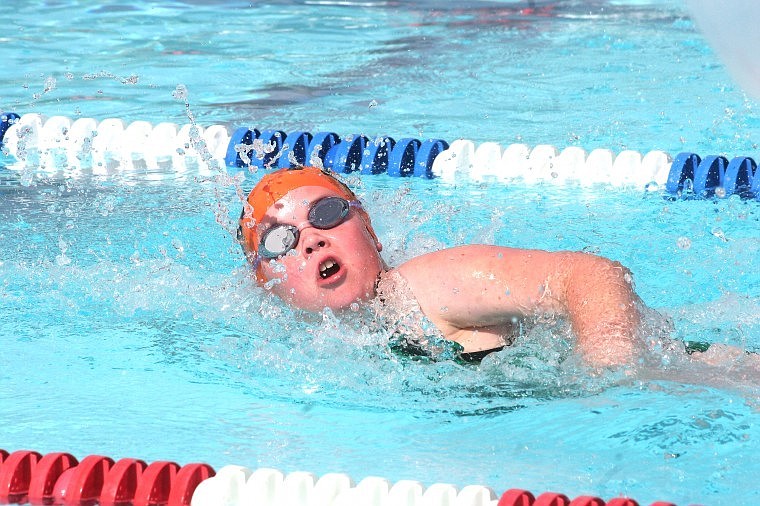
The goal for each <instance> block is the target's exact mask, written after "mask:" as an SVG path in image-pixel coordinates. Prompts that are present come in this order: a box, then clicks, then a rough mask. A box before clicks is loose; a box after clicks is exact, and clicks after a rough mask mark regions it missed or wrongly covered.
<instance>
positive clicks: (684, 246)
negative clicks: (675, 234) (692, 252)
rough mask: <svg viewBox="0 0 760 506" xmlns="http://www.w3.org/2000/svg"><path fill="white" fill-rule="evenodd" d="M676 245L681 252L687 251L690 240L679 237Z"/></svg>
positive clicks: (689, 246)
mask: <svg viewBox="0 0 760 506" xmlns="http://www.w3.org/2000/svg"><path fill="white" fill-rule="evenodd" d="M676 244H677V245H678V247H679V248H681V249H683V250H687V249H689V248H691V239H689V238H688V237H679V238H678V240H677V241H676Z"/></svg>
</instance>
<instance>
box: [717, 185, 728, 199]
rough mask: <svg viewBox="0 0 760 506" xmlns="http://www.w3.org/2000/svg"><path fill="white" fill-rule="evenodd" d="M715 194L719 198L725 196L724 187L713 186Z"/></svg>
mask: <svg viewBox="0 0 760 506" xmlns="http://www.w3.org/2000/svg"><path fill="white" fill-rule="evenodd" d="M715 196H716V197H718V198H719V199H722V198H725V197H726V189H725V188H723V187H722V186H718V187H716V188H715Z"/></svg>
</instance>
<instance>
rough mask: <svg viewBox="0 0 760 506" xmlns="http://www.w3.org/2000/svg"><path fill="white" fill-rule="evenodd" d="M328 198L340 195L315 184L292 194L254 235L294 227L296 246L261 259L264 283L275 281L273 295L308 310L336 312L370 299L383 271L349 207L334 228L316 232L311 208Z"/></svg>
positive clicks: (377, 251)
mask: <svg viewBox="0 0 760 506" xmlns="http://www.w3.org/2000/svg"><path fill="white" fill-rule="evenodd" d="M329 196H339V195H337V194H336V193H335V192H333V191H331V190H329V189H326V188H323V187H320V186H304V187H301V188H296V189H294V190H291V191H289V192H288V193H287V194H286V195H285V196H284V197H283V198H281V199H280V200H278V201H277V202H275V203H274V204H273V205H272V206H271V207H270V208H269V209H268V210H267V212H266V214H265V215H264V217H263V218H262V219H261V223H260V224H259V225H258V226H257V227H258V228H259V230H258V235H259V237H262V235H263V233H264V232H266V230H267V229H269V228H270V227H272V226H273V225H276V224H284V225H294V226H296V227H298V229H299V231H300V237H299V239H298V244H296V246H295V248H293V250H291V251H290V252H288V253H286V254H285V255H283V256H281V257H279V258H275V259H267V258H262V259H261V261H262V270H263V273H264V277H265V278H266V279H267V280H269V281H270V282H271V281H274V283H273V284H272V291H273V292H274V293H275V294H277V295H278V296H279V297H280V298H282V299H283V300H284V301H286V302H287V303H289V304H291V305H293V306H296V307H299V308H302V309H307V310H311V311H318V310H321V309H323V308H325V307H328V308H330V309H334V310H339V309H344V308H347V307H349V306H350V305H351V304H352V303H354V302H359V301H364V300H368V299H371V298H372V297H374V295H375V282H376V280H377V277H378V275H379V274H380V272H381V271H382V269H383V261H382V259H381V258H380V250H381V249H382V246H381V245H380V243H378V242H376V241H375V239H374V238H373V237H372V234H370V232H369V231H368V230H367V227H366V225H365V223H364V221H363V220H362V219H361V217H359V215H358V214H357V213H356V211H355V210H354V209H353V208H351V209H350V210H349V213H348V216H347V217H346V219H345V220H344V221H343V222H342V223H340V224H338V225H337V226H335V227H334V228H330V229H326V230H320V229H318V228H315V227H314V226H312V225H311V224H310V223H309V221H308V214H309V209H311V206H312V205H313V204H314V203H315V202H317V201H318V200H320V199H322V198H324V197H329Z"/></svg>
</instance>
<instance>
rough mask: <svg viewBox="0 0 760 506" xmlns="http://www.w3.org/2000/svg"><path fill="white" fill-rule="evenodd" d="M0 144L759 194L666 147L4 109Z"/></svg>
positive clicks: (119, 166) (120, 163)
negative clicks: (588, 147) (507, 141)
mask: <svg viewBox="0 0 760 506" xmlns="http://www.w3.org/2000/svg"><path fill="white" fill-rule="evenodd" d="M0 148H2V150H3V152H4V153H6V154H7V155H10V156H12V157H13V158H14V159H15V160H16V161H15V163H11V164H10V165H9V168H11V169H16V170H38V171H41V172H43V173H57V172H64V173H70V174H76V173H77V172H80V171H91V172H92V173H93V174H98V175H102V174H115V173H145V174H147V175H148V176H149V175H151V174H155V173H162V172H164V173H166V172H174V173H183V172H188V171H192V172H194V173H200V174H211V173H214V172H219V171H223V170H228V171H230V172H233V171H237V172H238V173H240V172H241V169H242V172H243V173H244V174H247V173H253V172H256V171H258V170H260V169H271V168H278V167H290V166H293V165H296V164H301V165H317V166H322V167H325V168H329V169H331V170H333V171H335V172H339V173H344V174H347V173H359V174H387V175H389V176H394V177H422V178H441V179H443V180H445V181H450V182H453V181H457V180H460V179H468V180H474V181H483V182H489V181H495V182H502V183H508V182H510V181H516V180H522V181H527V182H530V183H537V182H548V183H552V184H568V183H571V184H578V185H581V186H589V185H595V184H605V185H611V186H616V187H633V188H639V189H646V190H650V191H661V190H664V191H665V192H667V193H668V194H670V195H672V196H674V197H677V198H723V197H727V196H730V195H738V196H739V197H741V198H756V199H760V175H758V170H757V164H756V163H755V161H754V160H753V159H752V158H750V157H747V156H739V157H735V158H733V159H731V160H730V161H729V160H728V159H727V158H726V157H724V156H722V155H711V156H707V157H705V158H704V159H702V158H701V157H700V156H699V155H697V154H694V153H688V152H687V153H679V154H678V155H677V156H676V157H675V158H672V157H671V156H670V155H669V154H668V153H665V152H663V151H650V152H648V153H645V154H642V153H639V152H637V151H632V150H625V151H622V152H620V153H617V154H615V153H614V152H612V151H611V150H609V149H595V150H592V151H591V152H586V151H585V150H583V149H582V148H579V147H577V146H570V147H567V148H565V149H563V150H559V149H558V148H556V147H555V146H551V145H538V146H534V147H533V148H531V147H529V146H527V145H525V144H511V145H509V146H507V147H506V148H503V147H502V146H501V145H499V144H497V143H495V142H484V143H481V144H480V145H477V146H476V145H475V143H474V142H472V141H469V140H465V139H458V140H455V141H453V142H452V143H450V144H449V143H448V142H447V141H445V140H442V139H427V140H420V139H413V138H402V139H398V140H396V139H394V138H393V137H389V136H378V137H375V138H371V137H368V136H366V135H363V134H351V135H347V136H344V137H341V136H339V135H338V134H336V133H334V132H318V133H314V134H312V133H310V132H304V131H294V132H290V133H286V132H285V131H283V130H259V129H256V128H248V127H241V128H237V129H235V130H234V131H233V132H232V133H231V134H230V133H229V132H228V130H227V128H226V127H225V126H222V125H212V126H209V127H206V128H203V127H201V126H199V125H195V124H187V125H182V126H179V125H176V124H173V123H159V124H158V125H155V126H154V125H152V124H150V123H148V122H146V121H135V122H133V123H130V124H126V123H124V121H122V120H120V119H115V118H109V119H105V120H103V121H101V122H97V121H96V120H94V119H92V118H79V119H77V120H74V121H72V120H71V119H69V118H66V117H63V116H53V117H51V118H46V117H44V116H42V115H40V114H25V115H22V116H19V115H18V114H15V113H0Z"/></svg>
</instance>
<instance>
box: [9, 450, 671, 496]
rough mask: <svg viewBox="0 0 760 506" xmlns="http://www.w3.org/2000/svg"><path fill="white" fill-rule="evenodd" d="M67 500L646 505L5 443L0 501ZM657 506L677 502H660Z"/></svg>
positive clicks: (517, 490)
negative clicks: (14, 447) (11, 448)
mask: <svg viewBox="0 0 760 506" xmlns="http://www.w3.org/2000/svg"><path fill="white" fill-rule="evenodd" d="M25 503H28V504H31V505H35V506H36V505H50V504H55V505H64V506H92V505H94V504H96V503H97V504H99V505H101V506H185V505H187V506H220V505H225V506H251V505H254V504H255V505H257V506H357V505H366V506H640V505H639V503H638V502H636V501H635V500H633V499H630V498H626V497H616V498H613V499H610V500H609V501H606V502H605V501H604V500H603V499H601V498H599V497H594V496H579V497H576V498H575V499H572V500H571V499H570V498H568V496H566V495H565V494H560V493H554V492H546V493H543V494H540V495H538V496H534V495H533V494H532V493H531V492H528V491H527V490H521V489H510V490H507V491H506V492H504V493H503V494H502V495H501V496H500V497H497V496H496V494H495V493H494V492H493V490H491V489H490V488H488V487H483V486H480V485H469V486H466V487H464V488H462V489H461V490H459V489H457V488H456V487H454V486H453V485H448V484H443V483H437V484H434V485H431V486H429V487H427V488H425V487H424V486H423V485H422V484H421V483H420V482H417V481H412V480H401V481H398V482H396V483H391V482H390V481H388V480H386V479H385V478H379V477H368V478H364V479H363V480H361V481H360V482H359V483H356V484H355V483H354V481H353V480H352V479H351V478H350V477H349V476H347V475H345V474H341V473H331V474H325V475H323V476H322V477H320V478H317V477H316V476H315V475H314V474H311V473H307V472H300V471H298V472H292V473H289V474H287V475H286V474H284V473H282V472H281V471H278V470H276V469H267V468H261V469H257V470H255V471H252V470H250V469H248V468H246V467H242V466H234V465H230V466H225V467H222V468H221V469H220V470H219V472H218V473H216V472H215V471H214V469H213V468H212V467H211V466H209V465H207V464H186V465H184V466H179V465H178V464H176V463H174V462H169V461H157V462H153V463H151V464H146V463H145V461H143V460H139V459H133V458H124V459H120V460H117V461H114V460H113V459H111V458H109V457H104V456H101V455H89V456H87V457H85V458H84V459H82V460H81V461H78V460H77V459H76V457H74V456H73V455H71V454H69V453H62V452H56V453H48V454H46V455H42V454H40V453H38V452H35V451H30V450H20V451H15V452H13V453H8V452H7V451H5V450H2V449H0V504H25ZM651 506H676V505H675V504H673V503H669V502H661V501H659V502H654V503H652V504H651Z"/></svg>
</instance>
